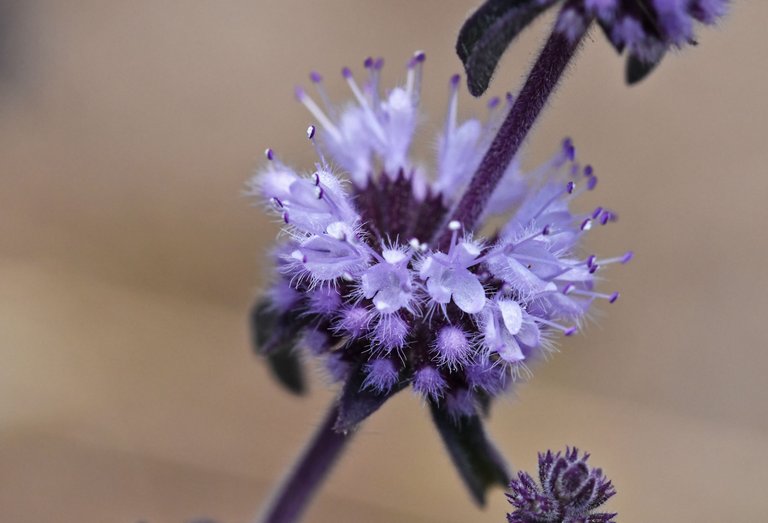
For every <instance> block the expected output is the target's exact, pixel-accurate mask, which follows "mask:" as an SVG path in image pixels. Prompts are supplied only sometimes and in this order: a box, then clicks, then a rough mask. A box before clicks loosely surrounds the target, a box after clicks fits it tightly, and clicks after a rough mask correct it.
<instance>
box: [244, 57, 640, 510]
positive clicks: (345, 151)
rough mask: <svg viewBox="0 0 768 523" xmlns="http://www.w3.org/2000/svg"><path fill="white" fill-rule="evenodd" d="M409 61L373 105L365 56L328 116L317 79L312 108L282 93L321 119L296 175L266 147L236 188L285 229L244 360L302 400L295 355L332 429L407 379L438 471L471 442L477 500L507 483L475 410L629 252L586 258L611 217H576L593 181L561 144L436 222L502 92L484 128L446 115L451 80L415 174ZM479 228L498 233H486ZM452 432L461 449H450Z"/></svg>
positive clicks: (537, 355)
mask: <svg viewBox="0 0 768 523" xmlns="http://www.w3.org/2000/svg"><path fill="white" fill-rule="evenodd" d="M423 63H424V54H423V53H417V54H416V55H414V57H413V58H412V59H411V60H410V62H409V63H408V67H407V79H406V82H405V84H404V85H400V86H397V87H395V88H393V89H391V90H390V91H388V92H386V93H385V92H382V90H381V86H380V82H379V74H380V70H381V67H382V65H383V62H382V61H381V60H372V59H368V60H366V61H365V68H366V70H367V75H366V79H365V80H364V81H363V82H358V80H357V79H355V77H354V76H353V74H352V72H351V71H350V70H349V69H347V68H345V69H344V70H343V72H342V74H343V77H344V78H345V80H346V82H347V83H348V85H349V88H350V90H351V92H352V94H353V96H354V100H353V101H352V102H351V103H348V104H345V105H342V106H337V105H334V104H332V103H331V102H330V101H329V97H328V95H327V93H326V91H325V90H324V88H323V83H322V78H321V77H320V75H319V74H317V73H313V74H312V75H311V79H312V82H313V83H314V84H315V87H316V89H317V99H318V100H319V101H320V103H318V102H317V101H316V100H315V98H314V97H312V96H310V95H309V94H307V93H306V92H305V91H304V90H303V89H297V93H296V94H297V98H298V100H299V101H300V102H301V103H302V104H304V105H305V106H306V107H307V109H308V110H309V112H310V113H311V114H312V116H313V117H314V118H315V120H316V121H317V122H318V123H319V127H317V128H316V127H314V126H310V128H309V130H308V137H309V139H310V140H311V142H312V144H313V145H314V147H315V148H316V150H317V154H318V161H317V163H316V164H315V166H314V168H313V169H312V170H310V171H309V172H306V173H302V172H299V171H297V170H296V169H294V168H293V167H290V166H289V165H288V164H287V163H285V162H284V161H283V160H282V159H281V158H279V157H278V156H277V155H276V154H275V153H274V151H272V150H271V149H270V150H267V153H266V156H267V163H266V165H265V166H264V167H263V168H261V169H260V170H259V172H258V173H257V174H256V175H255V177H254V178H253V180H252V182H251V184H250V192H251V193H252V194H253V195H255V196H256V197H258V198H259V199H260V200H261V201H262V202H264V203H265V204H266V207H267V208H268V209H269V211H270V212H271V213H273V214H274V215H275V216H276V217H277V218H278V219H279V220H280V221H281V223H282V229H283V235H282V236H283V239H282V241H281V242H280V243H279V245H278V246H277V247H276V249H275V250H274V253H273V259H274V263H275V265H276V268H277V270H276V272H275V277H274V280H273V283H272V285H271V287H270V288H269V290H268V291H267V292H266V293H265V297H264V298H263V300H262V301H260V302H259V303H258V304H257V306H256V307H255V308H254V315H253V320H254V326H255V329H256V342H257V346H258V348H259V350H260V351H261V352H262V353H264V354H266V355H267V356H268V357H269V358H270V362H271V364H272V367H273V370H274V371H275V373H276V374H277V376H278V377H279V378H280V379H281V380H282V381H283V382H284V383H285V384H286V385H288V386H289V388H291V389H292V390H294V391H296V392H300V391H302V390H303V388H304V386H303V381H302V379H301V373H300V367H299V364H298V361H297V360H296V358H295V354H296V351H297V350H303V351H305V352H306V353H308V354H311V355H313V356H315V357H317V358H319V359H321V360H322V361H323V362H324V364H325V367H326V369H327V370H328V374H329V375H330V376H331V378H332V379H333V380H336V381H339V382H342V383H343V388H342V393H341V399H340V402H339V416H338V419H337V420H336V423H335V429H336V430H337V431H340V432H344V431H348V430H350V429H352V428H354V427H355V426H356V424H357V423H359V422H360V421H362V420H363V419H364V418H365V417H367V416H368V415H369V414H371V413H372V412H373V411H374V410H376V409H377V408H378V407H379V406H380V405H381V404H383V402H384V401H385V400H386V399H387V398H389V397H390V396H391V395H393V394H394V393H396V392H398V391H399V390H401V389H403V388H405V387H407V386H408V385H411V386H412V387H413V390H414V392H415V393H416V394H418V395H419V396H420V397H421V398H423V399H424V401H425V402H427V403H428V404H429V405H430V408H431V410H432V413H433V417H434V419H435V422H436V423H437V425H438V427H439V428H440V431H441V434H443V437H444V439H445V440H446V443H447V444H448V447H449V449H451V452H452V454H453V457H454V459H460V456H461V455H462V454H461V453H462V452H463V450H462V448H461V447H462V446H466V445H469V443H471V444H472V447H473V450H472V452H474V453H478V452H480V453H483V445H486V449H485V452H484V456H483V457H481V458H480V461H481V462H482V461H483V460H485V462H484V463H480V464H479V465H478V464H477V463H475V464H474V465H472V467H474V468H475V471H476V470H477V469H478V468H480V469H483V468H484V467H485V468H486V469H489V470H491V472H490V473H489V474H490V476H489V474H485V475H483V474H480V476H482V479H481V480H480V481H481V484H477V481H476V480H477V478H474V479H473V478H468V476H467V475H466V474H465V480H467V481H468V483H470V486H471V487H472V489H473V493H475V494H476V496H477V497H480V498H481V497H482V491H483V485H482V482H506V472H505V471H504V468H503V466H502V465H501V464H500V462H499V460H498V459H497V458H498V456H497V455H496V453H495V450H494V449H493V448H492V447H491V446H490V444H488V443H482V444H480V445H477V441H476V440H478V438H479V440H480V441H481V442H485V440H484V437H483V433H482V428H481V425H480V424H479V421H477V420H478V416H479V415H480V414H482V413H484V412H485V411H486V410H487V407H488V405H489V402H490V400H491V399H492V398H493V397H495V396H497V395H498V394H500V393H502V392H504V391H507V390H509V389H510V388H511V387H512V386H513V385H514V384H515V382H516V381H517V380H519V379H520V378H521V377H522V376H525V375H527V374H529V372H530V371H529V366H530V365H531V363H533V362H536V361H538V360H540V359H542V358H543V357H545V356H546V355H547V354H548V353H549V352H551V351H552V350H553V347H554V344H555V342H556V341H557V339H558V337H560V336H570V335H573V334H575V333H577V332H578V330H579V329H580V328H581V326H582V325H583V323H584V321H585V319H586V318H587V315H588V313H589V311H590V309H591V307H592V305H593V304H594V303H595V302H596V301H604V302H607V303H613V302H615V301H616V299H617V298H618V296H619V295H618V293H617V292H603V291H601V290H598V289H597V287H598V286H599V285H598V284H599V282H600V279H601V278H600V276H601V275H602V274H603V271H604V270H606V269H607V268H608V267H610V266H611V265H614V264H623V263H626V262H628V261H629V260H630V258H631V257H632V253H631V252H628V253H626V254H624V255H621V256H617V257H602V256H598V255H595V254H591V253H589V252H587V251H584V246H583V241H584V239H585V237H586V236H587V235H588V234H589V233H590V231H592V230H594V229H595V228H599V227H601V226H604V225H607V224H610V223H612V222H614V221H615V220H616V214H615V213H614V212H613V211H612V210H610V209H608V208H606V207H602V206H599V207H596V208H593V209H590V210H588V211H587V212H583V211H577V210H574V203H575V202H576V201H577V200H578V198H579V197H580V196H581V195H582V194H584V193H585V192H588V191H592V190H593V189H595V187H596V185H597V177H596V176H595V174H594V172H593V169H592V167H591V166H589V165H583V164H581V163H579V162H578V161H577V159H576V152H575V149H574V146H573V144H572V143H571V141H570V140H565V141H564V142H563V144H562V146H561V147H560V148H559V149H558V150H557V151H556V152H555V154H553V155H552V157H551V158H549V159H548V160H547V161H546V162H545V163H543V164H542V165H540V166H538V167H537V168H535V169H534V170H532V171H530V172H524V171H523V170H521V169H520V167H519V165H518V164H517V163H516V162H513V163H512V164H511V165H510V166H509V167H508V168H506V170H505V172H504V173H503V177H502V180H501V183H500V184H499V186H498V189H497V190H496V191H495V192H494V193H493V195H492V196H491V197H490V198H488V199H487V202H486V204H485V206H484V208H483V212H482V214H481V216H480V220H479V221H477V223H473V224H467V223H462V222H461V221H459V220H456V219H452V209H453V208H454V207H455V206H456V204H457V203H458V202H459V200H460V198H461V197H462V195H463V194H464V193H465V189H466V187H467V186H468V185H469V183H470V179H471V178H472V176H473V174H474V173H475V172H476V170H477V169H478V166H479V165H480V163H481V160H482V159H483V157H484V155H485V154H486V152H487V150H488V148H489V147H490V144H491V141H492V139H493V137H494V136H495V134H496V131H497V129H498V126H499V124H500V122H501V120H502V119H503V118H504V116H505V115H506V113H507V111H508V108H509V106H510V105H511V103H512V102H513V98H512V97H511V96H509V97H507V99H506V100H505V101H501V100H499V99H492V100H491V101H490V102H489V103H488V107H489V109H488V110H489V115H488V117H487V118H486V119H485V120H484V121H480V120H476V119H469V120H466V121H459V120H458V118H457V101H458V90H459V77H458V76H454V77H453V78H451V79H450V82H449V84H448V93H449V95H448V111H447V115H446V118H445V122H444V124H443V126H442V128H441V130H440V132H439V134H438V137H437V157H436V160H435V163H434V165H435V167H434V169H432V170H430V169H427V168H425V167H423V166H422V164H420V163H418V162H416V161H414V160H413V159H412V157H411V151H410V149H411V145H412V141H413V137H414V135H415V133H416V129H417V124H418V123H419V122H420V121H421V120H422V116H421V114H420V110H419V107H420V96H421V94H420V84H421V80H422V68H423ZM492 217H493V218H495V220H494V223H500V224H501V226H499V227H497V228H496V229H494V230H492V231H491V232H490V233H489V234H488V235H487V236H485V235H483V234H481V230H484V229H483V228H482V226H483V223H484V222H485V221H487V220H488V219H489V218H492ZM452 427H454V428H455V427H460V428H462V431H463V432H462V434H464V435H466V434H467V432H473V433H474V434H475V436H476V440H473V442H468V441H465V440H463V439H461V438H458V437H457V438H453V439H452V436H451V434H450V433H451V431H452V430H454V429H453V428H452ZM462 437H463V436H462ZM472 467H470V468H472ZM460 469H461V465H460ZM486 472H487V471H486ZM473 481H475V484H474V485H473V484H472V482H473Z"/></svg>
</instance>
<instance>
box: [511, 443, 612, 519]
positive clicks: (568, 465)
mask: <svg viewBox="0 0 768 523" xmlns="http://www.w3.org/2000/svg"><path fill="white" fill-rule="evenodd" d="M588 459H589V454H583V455H581V456H580V455H579V451H578V449H576V448H575V447H574V448H572V449H566V450H565V453H560V452H558V453H557V454H553V453H552V451H549V450H548V451H547V452H546V453H541V454H539V483H540V484H537V483H536V480H534V479H533V478H532V477H531V476H530V475H529V474H528V473H527V472H522V471H521V472H519V473H518V475H517V479H515V480H513V481H512V482H511V483H510V485H509V493H508V494H507V499H508V500H509V502H510V503H511V504H512V506H514V507H515V510H514V511H513V512H512V513H510V514H507V521H508V522H509V523H614V522H615V517H616V514H613V513H608V512H595V510H596V509H597V508H598V507H600V506H601V505H602V504H603V503H605V502H606V501H608V499H610V498H611V497H613V496H614V495H615V494H616V489H614V488H613V485H612V483H611V482H610V481H609V480H608V479H607V478H606V477H605V476H604V475H603V472H602V471H601V470H600V469H593V468H591V467H590V466H589V465H587V460H588Z"/></svg>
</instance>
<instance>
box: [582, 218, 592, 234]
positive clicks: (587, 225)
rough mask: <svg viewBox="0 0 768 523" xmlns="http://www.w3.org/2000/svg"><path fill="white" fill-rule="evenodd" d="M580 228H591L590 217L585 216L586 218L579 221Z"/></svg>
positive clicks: (586, 229) (584, 229) (583, 229)
mask: <svg viewBox="0 0 768 523" xmlns="http://www.w3.org/2000/svg"><path fill="white" fill-rule="evenodd" d="M580 228H581V230H582V231H588V230H590V229H591V228H592V219H591V218H587V219H586V220H584V221H583V222H581V227H580Z"/></svg>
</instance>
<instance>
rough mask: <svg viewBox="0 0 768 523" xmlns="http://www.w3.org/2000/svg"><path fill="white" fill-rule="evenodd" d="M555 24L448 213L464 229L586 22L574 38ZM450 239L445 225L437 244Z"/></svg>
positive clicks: (575, 45) (513, 151)
mask: <svg viewBox="0 0 768 523" xmlns="http://www.w3.org/2000/svg"><path fill="white" fill-rule="evenodd" d="M561 16H562V13H561ZM559 20H560V18H558V21H559ZM557 24H558V22H555V29H554V30H553V31H552V34H550V36H549V39H548V40H547V42H546V44H544V48H543V49H542V50H541V53H540V54H539V57H538V59H537V60H536V62H535V63H534V64H533V67H532V68H531V71H530V73H528V78H526V80H525V84H524V85H523V88H522V89H521V90H520V93H519V95H518V96H517V98H516V99H515V101H514V102H513V103H512V107H511V108H510V110H509V114H508V115H507V117H506V119H505V120H504V123H502V124H501V127H500V128H499V131H498V133H497V134H496V136H495V138H494V139H493V142H491V146H490V147H489V148H488V152H487V153H485V156H484V157H483V160H482V162H481V163H480V166H479V167H478V168H477V172H475V175H474V176H473V177H472V180H471V181H470V183H469V186H468V187H467V190H466V191H465V192H464V195H463V196H462V197H461V200H459V203H458V204H457V205H456V206H455V208H454V210H453V213H452V214H451V217H450V220H456V221H458V222H459V223H461V224H462V226H463V227H464V229H465V230H472V229H473V228H474V226H475V224H476V222H477V220H478V219H479V218H480V215H481V214H482V211H483V209H484V208H485V205H486V204H487V203H488V199H489V198H490V197H491V194H492V193H493V191H494V189H495V188H496V186H497V185H498V183H499V180H501V177H502V176H503V174H504V171H505V170H506V168H507V166H508V165H509V164H510V163H511V162H512V160H513V158H514V156H515V154H517V151H518V150H519V149H520V145H522V143H523V140H525V137H526V136H527V135H528V132H529V131H530V130H531V127H533V124H534V122H535V121H536V119H537V118H538V116H539V113H541V110H542V109H543V108H544V106H545V105H546V103H547V100H548V99H549V97H550V95H551V94H552V93H553V92H554V90H555V87H557V84H558V81H559V80H560V78H561V77H562V75H563V72H565V69H566V67H567V66H568V63H569V62H570V61H571V59H572V58H573V57H574V55H575V54H576V51H577V49H578V48H579V44H580V42H581V40H582V38H583V37H584V35H585V34H586V32H587V26H585V27H584V29H583V30H582V31H581V32H580V33H579V34H578V35H576V36H575V38H574V37H573V35H572V37H571V38H568V37H566V36H565V35H563V34H562V33H561V32H560V31H558V30H557ZM450 239H451V231H450V230H448V229H447V228H444V229H443V232H442V234H441V235H440V237H439V239H438V243H437V245H438V247H439V248H446V246H447V245H448V244H449V242H450Z"/></svg>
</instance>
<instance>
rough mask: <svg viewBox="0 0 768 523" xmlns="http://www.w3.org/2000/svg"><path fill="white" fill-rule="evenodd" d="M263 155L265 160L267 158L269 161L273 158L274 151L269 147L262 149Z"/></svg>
mask: <svg viewBox="0 0 768 523" xmlns="http://www.w3.org/2000/svg"><path fill="white" fill-rule="evenodd" d="M264 156H266V157H267V160H269V161H270V162H271V161H272V160H274V159H275V153H274V151H272V149H270V148H267V149H265V150H264Z"/></svg>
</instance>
